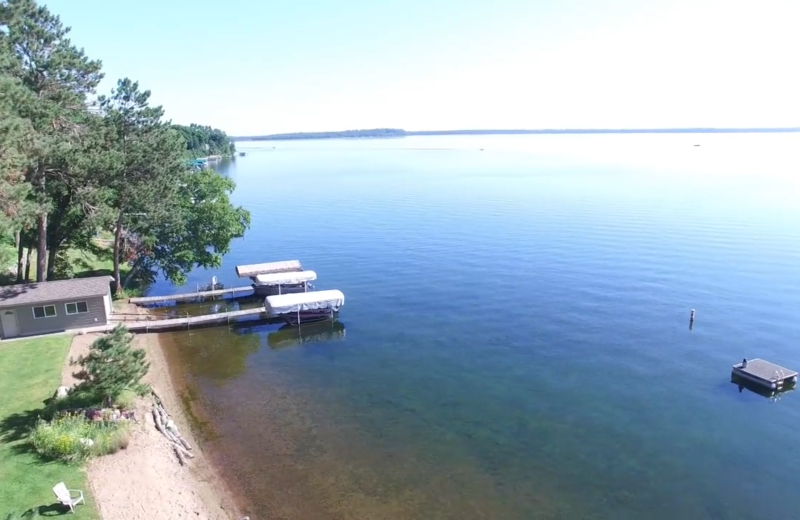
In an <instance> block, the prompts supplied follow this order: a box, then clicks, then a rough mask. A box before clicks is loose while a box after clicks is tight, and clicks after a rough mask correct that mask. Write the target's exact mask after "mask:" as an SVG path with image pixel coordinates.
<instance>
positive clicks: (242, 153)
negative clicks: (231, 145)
mask: <svg viewBox="0 0 800 520" xmlns="http://www.w3.org/2000/svg"><path fill="white" fill-rule="evenodd" d="M245 155H247V152H239V157H244V156H245Z"/></svg>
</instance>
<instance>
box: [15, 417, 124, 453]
mask: <svg viewBox="0 0 800 520" xmlns="http://www.w3.org/2000/svg"><path fill="white" fill-rule="evenodd" d="M129 435H130V431H129V424H128V423H127V422H124V421H119V422H112V423H106V422H102V421H97V422H95V421H89V420H87V419H86V418H85V417H84V416H83V415H62V416H60V417H58V418H57V419H54V420H52V421H49V422H48V421H45V420H43V419H40V420H39V421H38V422H37V423H36V425H35V426H34V427H33V429H32V430H31V434H30V439H31V443H32V444H33V447H34V448H35V449H36V452H37V453H38V454H39V455H41V456H42V457H45V458H47V459H55V460H60V461H62V462H67V463H71V462H78V461H83V460H86V459H88V458H90V457H93V456H101V455H108V454H111V453H115V452H117V451H119V450H120V449H125V448H127V447H128V440H129ZM87 439H88V440H91V442H87Z"/></svg>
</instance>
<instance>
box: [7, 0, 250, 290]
mask: <svg viewBox="0 0 800 520" xmlns="http://www.w3.org/2000/svg"><path fill="white" fill-rule="evenodd" d="M69 32H70V29H69V28H68V27H65V26H64V25H63V24H62V22H61V20H60V19H59V17H58V16H57V15H55V14H53V13H51V12H50V11H49V10H48V9H47V8H46V7H45V6H41V5H38V4H37V3H36V1H35V0H2V1H0V268H2V269H3V270H5V269H6V267H7V266H11V265H13V264H12V262H13V260H14V253H16V271H17V282H23V281H27V280H28V271H29V270H30V269H31V267H32V266H31V258H32V253H35V255H36V265H35V280H36V281H37V282H43V281H46V280H49V279H54V278H58V277H65V276H69V259H68V255H67V252H68V251H69V250H76V249H77V250H90V251H94V252H96V253H97V254H98V255H106V258H109V257H110V259H111V260H112V261H113V277H114V279H115V282H116V283H115V286H116V290H117V291H119V290H121V289H123V288H124V287H125V285H126V284H127V283H128V282H129V281H130V280H131V279H133V278H134V277H142V278H143V279H150V280H152V279H153V278H154V277H155V276H156V275H157V274H158V273H161V274H163V275H164V276H165V277H166V278H167V279H169V280H170V281H172V282H174V283H179V284H180V283H184V282H185V276H186V274H187V273H188V272H189V271H190V270H191V269H193V268H195V267H198V266H199V267H216V266H218V265H219V264H220V263H221V258H222V255H223V254H225V253H226V252H227V251H228V250H229V248H230V243H231V241H232V239H233V238H235V237H240V236H242V235H243V234H244V232H245V230H246V229H247V228H248V227H249V224H250V215H249V213H248V212H247V211H246V210H244V209H243V208H241V207H235V206H233V205H232V204H231V203H230V199H229V195H230V193H231V192H232V191H233V189H234V183H233V182H232V181H231V180H230V179H228V178H225V177H223V176H221V175H219V174H217V173H216V172H213V171H211V170H201V171H193V170H191V169H190V166H189V164H188V163H189V161H188V159H189V158H192V157H196V156H198V155H206V154H208V153H213V152H216V153H218V154H220V155H224V154H231V153H233V151H234V150H235V148H234V145H233V143H232V142H230V140H229V139H228V138H227V136H226V135H225V134H224V132H222V131H220V130H216V129H211V128H209V127H206V126H200V125H190V126H188V127H186V126H177V125H173V124H172V123H171V122H170V121H165V120H164V111H163V109H162V108H161V107H160V106H151V105H150V101H149V99H150V91H148V90H143V89H142V88H140V86H139V84H138V83H137V82H136V81H133V80H131V79H129V78H124V79H120V80H119V81H118V82H117V84H116V86H115V87H114V88H113V89H112V90H111V91H110V92H109V93H108V94H104V95H100V96H97V97H92V96H94V95H95V90H96V88H97V86H98V84H99V83H100V81H101V80H102V78H103V72H102V64H101V62H100V61H98V60H93V59H91V58H89V57H88V56H87V55H86V54H85V53H84V51H83V49H80V48H78V47H76V46H75V45H74V44H73V43H72V42H71V41H70V39H69V38H68V35H69ZM102 232H106V233H108V234H109V235H110V236H111V237H113V238H111V246H110V247H107V248H98V246H97V241H96V240H95V238H96V237H97V235H98V233H102ZM126 264H127V266H128V267H129V272H130V274H129V276H128V277H127V278H126V279H125V280H123V279H121V266H123V265H126Z"/></svg>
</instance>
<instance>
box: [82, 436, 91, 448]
mask: <svg viewBox="0 0 800 520" xmlns="http://www.w3.org/2000/svg"><path fill="white" fill-rule="evenodd" d="M78 442H80V443H81V445H83V446H86V447H87V448H91V447H92V446H94V441H93V440H92V439H85V438H80V439H78Z"/></svg>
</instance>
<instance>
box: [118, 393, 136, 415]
mask: <svg viewBox="0 0 800 520" xmlns="http://www.w3.org/2000/svg"><path fill="white" fill-rule="evenodd" d="M137 397H138V396H137V394H136V392H134V391H133V390H123V391H122V393H121V394H119V397H117V399H116V401H114V404H115V405H116V406H117V407H118V408H121V409H122V410H131V409H133V405H134V404H136V398H137Z"/></svg>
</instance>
